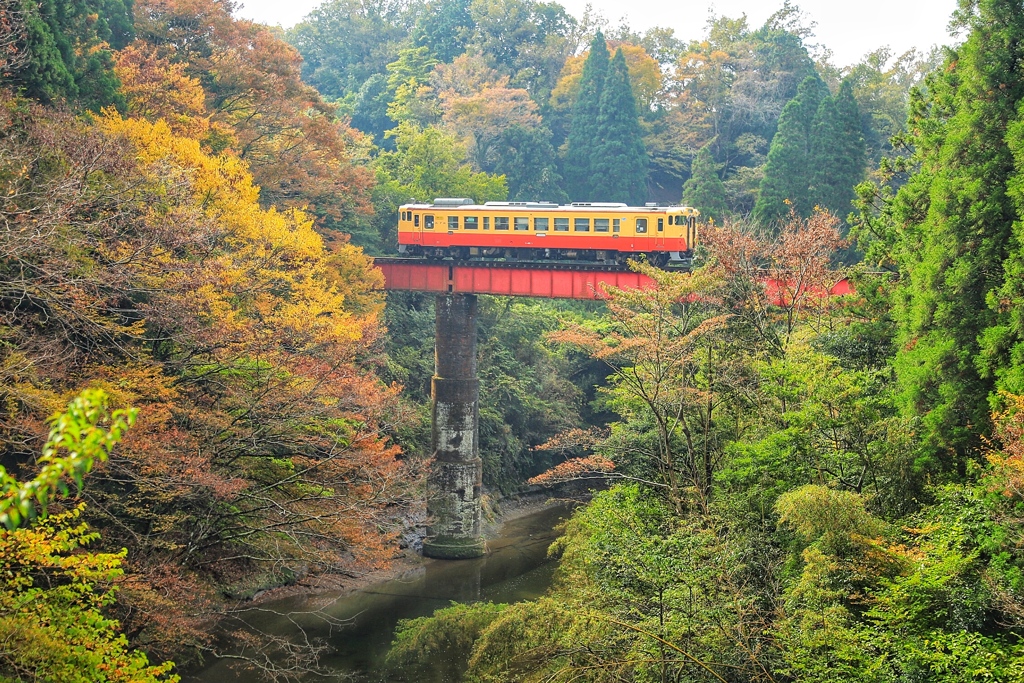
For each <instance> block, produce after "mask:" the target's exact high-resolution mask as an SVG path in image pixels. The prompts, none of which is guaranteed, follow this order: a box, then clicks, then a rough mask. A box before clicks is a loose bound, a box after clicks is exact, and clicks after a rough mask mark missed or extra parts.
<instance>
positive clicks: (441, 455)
mask: <svg viewBox="0 0 1024 683" xmlns="http://www.w3.org/2000/svg"><path fill="white" fill-rule="evenodd" d="M436 315H437V320H436V331H435V345H434V367H435V374H434V378H433V381H432V383H431V394H432V399H433V415H432V423H433V424H432V426H433V429H432V432H433V447H434V464H433V467H432V469H431V471H430V476H429V480H428V484H429V493H428V498H427V514H428V516H429V518H430V526H429V527H428V528H427V538H426V540H424V542H423V554H424V555H426V556H428V557H435V558H439V559H446V560H457V559H465V558H470V557H479V556H481V555H483V554H484V541H483V538H482V536H481V535H480V485H481V472H482V469H481V463H480V449H479V429H478V424H479V406H478V397H479V394H480V382H479V380H478V379H477V376H476V296H474V295H472V294H440V295H438V297H437V302H436Z"/></svg>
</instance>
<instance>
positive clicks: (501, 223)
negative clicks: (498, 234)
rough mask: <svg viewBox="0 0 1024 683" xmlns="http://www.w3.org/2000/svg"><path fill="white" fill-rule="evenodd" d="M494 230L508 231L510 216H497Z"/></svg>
mask: <svg viewBox="0 0 1024 683" xmlns="http://www.w3.org/2000/svg"><path fill="white" fill-rule="evenodd" d="M494 229H495V230H508V216H495V217H494Z"/></svg>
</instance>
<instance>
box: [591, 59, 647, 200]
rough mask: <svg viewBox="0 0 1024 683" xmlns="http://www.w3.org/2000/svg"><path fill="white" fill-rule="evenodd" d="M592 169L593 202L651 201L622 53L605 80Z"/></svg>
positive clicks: (613, 62) (645, 154)
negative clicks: (648, 198)
mask: <svg viewBox="0 0 1024 683" xmlns="http://www.w3.org/2000/svg"><path fill="white" fill-rule="evenodd" d="M590 168H591V169H592V172H593V178H592V183H593V184H592V188H593V196H592V198H593V199H596V200H600V201H611V202H625V203H627V204H630V205H632V206H642V205H643V203H644V202H645V201H647V151H646V150H645V149H644V142H643V131H642V130H641V128H640V118H639V116H638V115H637V111H636V99H635V98H634V97H633V89H632V87H630V85H629V69H628V68H627V67H626V56H625V55H624V54H623V53H622V50H616V52H615V57H614V59H612V62H611V66H610V67H609V68H608V75H607V77H606V78H605V82H604V90H603V92H602V93H601V109H600V114H599V116H598V120H597V138H596V141H595V145H594V149H593V152H592V153H591V162H590Z"/></svg>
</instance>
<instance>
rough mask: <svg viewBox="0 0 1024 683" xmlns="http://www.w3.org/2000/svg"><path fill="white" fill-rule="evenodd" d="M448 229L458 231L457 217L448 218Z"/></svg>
mask: <svg viewBox="0 0 1024 683" xmlns="http://www.w3.org/2000/svg"><path fill="white" fill-rule="evenodd" d="M448 229H449V230H458V229H459V217H458V216H448Z"/></svg>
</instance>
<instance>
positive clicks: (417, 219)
mask: <svg viewBox="0 0 1024 683" xmlns="http://www.w3.org/2000/svg"><path fill="white" fill-rule="evenodd" d="M412 225H413V227H415V228H418V227H420V215H419V214H416V215H414V216H413V217H412Z"/></svg>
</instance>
